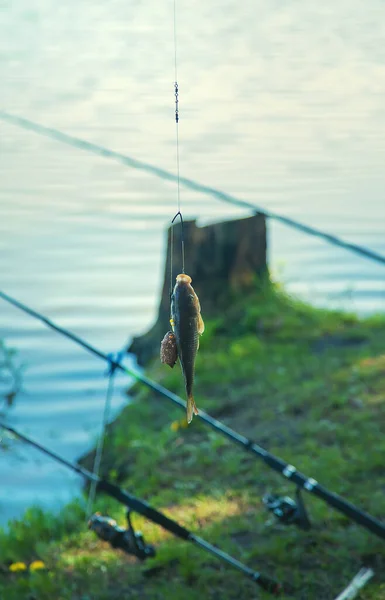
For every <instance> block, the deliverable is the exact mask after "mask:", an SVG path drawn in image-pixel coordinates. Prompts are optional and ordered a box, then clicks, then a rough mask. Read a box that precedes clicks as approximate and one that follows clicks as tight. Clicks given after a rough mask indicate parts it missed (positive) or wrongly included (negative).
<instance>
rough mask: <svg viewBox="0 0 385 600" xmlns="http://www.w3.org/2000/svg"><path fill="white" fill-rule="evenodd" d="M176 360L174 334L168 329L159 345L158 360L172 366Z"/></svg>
mask: <svg viewBox="0 0 385 600" xmlns="http://www.w3.org/2000/svg"><path fill="white" fill-rule="evenodd" d="M177 360H178V349H177V347H176V339H175V334H174V333H173V332H172V331H168V332H167V333H166V335H165V336H164V338H163V340H162V343H161V345H160V361H161V362H162V363H163V364H165V365H169V366H170V367H171V368H173V367H174V365H175V364H176V361H177Z"/></svg>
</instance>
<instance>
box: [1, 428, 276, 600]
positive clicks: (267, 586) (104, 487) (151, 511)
mask: <svg viewBox="0 0 385 600" xmlns="http://www.w3.org/2000/svg"><path fill="white" fill-rule="evenodd" d="M0 427H2V428H3V429H5V430H6V431H9V433H11V434H12V435H14V436H16V437H17V438H19V439H20V440H22V441H23V442H24V443H26V444H29V445H30V446H33V447H34V448H36V449H37V450H40V452H43V453H44V454H46V455H47V456H49V457H50V458H52V459H53V460H55V461H56V462H59V463H60V464H62V465H64V466H65V467H67V468H68V469H71V470H72V471H75V472H76V473H78V475H81V476H82V477H83V478H84V479H86V480H87V481H90V482H92V483H95V484H97V487H98V489H99V490H100V491H102V492H105V493H106V494H108V495H109V496H111V497H112V498H114V499H115V500H117V501H118V502H120V503H121V504H123V505H124V506H126V507H127V508H128V509H130V510H132V511H134V512H136V513H138V514H140V515H142V516H143V517H145V518H146V519H149V520H150V521H153V522H154V523H156V524H157V525H160V526H161V527H163V529H166V530H167V531H170V533H172V534H173V535H175V536H176V537H179V538H181V539H182V540H185V541H188V542H193V543H194V544H195V545H196V546H199V547H200V548H202V549H203V550H206V551H207V552H209V553H210V554H213V555H214V556H216V557H217V558H219V559H221V560H222V561H224V562H226V563H228V564H229V565H231V566H232V567H234V568H235V569H237V570H238V571H241V572H242V573H243V574H244V575H247V576H248V577H250V578H251V579H252V580H253V581H254V582H255V583H257V584H258V585H259V586H260V587H262V588H263V589H264V590H266V591H268V592H270V593H272V594H280V593H281V591H282V588H281V585H280V584H279V583H277V582H276V581H274V580H273V579H271V578H270V577H268V576H267V575H262V574H261V573H259V572H258V571H254V570H253V569H250V567H247V566H246V565H244V564H243V563H241V562H239V560H237V559H236V558H233V557H232V556H230V554H227V552H223V551H222V550H220V549H219V548H217V547H216V546H213V545H212V544H210V543H209V542H206V540H204V539H203V538H201V537H199V536H197V535H195V534H194V533H192V532H191V531H189V530H188V529H186V528H185V527H183V526H182V525H179V523H177V522H176V521H174V520H173V519H170V518H169V517H167V516H166V515H165V514H163V513H162V512H160V511H158V510H156V509H155V508H153V507H152V506H151V505H150V504H148V503H147V502H145V501H143V500H140V499H139V498H136V496H132V495H131V494H130V493H129V492H126V491H125V490H122V488H120V487H119V486H117V485H115V484H113V483H110V482H109V481H107V480H105V479H102V478H101V477H99V476H98V475H96V474H94V473H91V471H88V470H87V469H85V468H83V467H81V466H80V465H77V464H74V463H71V462H70V461H68V460H66V459H65V458H63V457H62V456H59V455H58V454H56V453H55V452H52V450H49V449H48V448H46V447H45V446H42V445H41V444H39V443H38V442H35V441H34V440H32V439H31V438H29V437H28V436H26V435H24V434H22V433H19V432H18V431H17V430H16V429H14V428H13V427H10V426H9V425H6V424H5V423H2V422H0Z"/></svg>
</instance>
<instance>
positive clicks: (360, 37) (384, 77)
mask: <svg viewBox="0 0 385 600" xmlns="http://www.w3.org/2000/svg"><path fill="white" fill-rule="evenodd" d="M172 7H173V2H172V0H167V1H165V2H159V1H158V0H156V1H155V0H149V1H148V2H146V3H143V2H134V1H131V2H130V1H127V0H114V1H110V2H104V1H103V2H102V1H100V0H95V1H94V2H92V3H91V2H87V3H78V2H75V1H74V0H69V1H68V2H66V3H64V4H63V3H61V2H58V1H54V0H41V1H40V2H39V3H34V2H32V3H31V2H29V1H27V0H20V1H19V2H12V0H0V30H1V35H0V108H1V109H3V110H8V111H10V112H12V113H14V114H18V115H20V116H25V117H27V118H30V119H33V120H36V121H38V122H41V123H43V124H45V125H47V126H52V127H56V128H59V129H62V130H64V131H66V132H67V133H70V134H73V135H77V136H80V137H83V138H86V139H89V140H91V141H93V142H96V143H101V144H103V145H106V146H109V147H111V148H113V149H115V150H117V151H120V152H124V153H126V154H128V155H130V156H133V157H134V158H137V159H140V160H145V161H147V162H151V163H153V164H155V165H158V166H160V167H162V168H165V169H167V170H171V171H173V170H174V167H175V144H174V125H173V109H174V107H173V100H174V98H173V81H174V74H173V32H172V22H173V18H172ZM384 17H385V7H384V4H383V2H382V0H368V1H367V2H365V3H363V2H361V1H359V0H350V1H349V2H347V1H344V0H340V1H339V2H336V1H335V0H333V1H329V0H327V1H326V2H323V3H322V6H320V3H319V2H316V1H314V0H310V1H307V2H298V1H292V0H289V1H288V2H286V3H284V5H283V4H282V2H277V1H274V0H273V1H270V2H269V3H266V2H262V1H255V0H253V1H251V0H249V1H246V2H243V3H239V2H238V1H236V0H227V1H225V2H223V1H222V2H217V1H214V2H210V3H208V2H206V0H196V2H194V3H193V5H192V4H191V3H188V2H184V1H183V0H180V1H179V0H178V39H179V76H178V80H179V87H180V115H181V122H180V137H181V139H180V157H181V158H180V160H181V173H182V175H184V176H186V177H190V178H192V179H196V180H198V181H200V182H202V183H205V184H207V185H211V186H214V187H217V188H220V189H223V190H225V191H227V192H229V193H232V194H235V195H238V196H240V197H242V198H244V199H246V200H249V201H251V202H255V203H257V204H260V205H262V206H266V207H267V208H269V209H271V210H274V211H280V212H283V213H285V214H287V215H290V216H293V217H297V218H299V219H300V220H302V221H303V222H306V223H311V224H314V225H317V226H318V227H322V228H326V229H328V230H330V231H332V232H333V233H336V234H338V235H341V236H343V237H345V238H346V239H349V240H351V241H354V242H356V243H362V244H366V245H368V246H370V247H371V248H373V249H375V250H377V251H378V252H382V253H383V254H385V236H384V229H385V202H384V192H383V190H384V188H385V171H384V168H383V165H384V160H385V136H384V131H385V105H384V95H385V46H384V44H383V40H384V39H385V18H384ZM175 203H176V192H175V186H174V185H171V184H167V183H165V182H163V181H161V180H158V179H156V178H154V177H151V176H149V175H146V174H144V173H142V172H139V171H135V170H130V169H128V168H125V167H123V166H121V165H118V164H114V163H113V162H110V161H107V160H103V159H101V158H97V157H95V156H93V155H90V154H87V153H85V152H81V151H77V150H74V149H72V148H68V147H65V146H63V145H60V144H58V143H57V142H54V141H51V140H48V139H45V138H42V137H38V136H37V135H35V134H33V133H28V132H25V131H22V130H20V129H17V128H15V127H13V126H11V125H6V124H4V123H1V122H0V279H1V287H2V288H3V289H4V291H6V292H8V293H10V294H12V295H14V296H16V297H17V298H18V299H20V300H22V301H25V302H26V303H28V304H30V305H31V306H32V307H35V308H36V309H38V310H40V311H42V312H43V313H46V314H47V315H48V316H49V317H51V318H52V319H54V320H55V321H56V322H58V323H59V324H61V325H63V326H65V327H68V328H70V329H71V330H73V331H75V332H76V333H78V334H79V335H81V336H84V337H85V338H86V339H87V340H89V341H90V342H91V343H94V344H95V345H97V346H98V347H99V348H101V349H102V350H104V351H106V352H111V351H117V350H119V349H120V348H121V347H122V346H123V345H124V344H126V343H127V342H128V341H129V339H130V338H131V336H132V335H134V334H138V333H139V332H142V331H144V330H146V329H147V328H148V327H149V326H150V324H151V323H152V321H153V319H154V317H155V314H156V309H157V300H158V294H159V289H160V286H161V278H162V273H163V261H164V228H165V226H166V224H167V223H168V222H169V220H170V218H172V216H173V215H174V213H175V210H176V208H175ZM182 208H183V211H184V216H185V218H188V217H196V218H198V219H199V220H200V222H201V223H205V222H207V221H212V220H218V219H221V218H230V217H232V216H238V215H242V214H244V213H242V212H241V211H239V210H235V209H232V208H231V207H228V206H226V205H223V204H221V203H219V202H217V201H214V200H212V199H210V198H208V197H205V196H202V195H199V194H194V193H191V192H189V191H184V190H182ZM269 236H270V237H269V242H270V246H269V252H270V257H269V258H270V263H271V265H272V266H273V268H274V269H275V271H277V272H278V273H279V276H280V277H281V279H284V280H285V281H286V282H287V284H288V286H289V289H290V290H292V291H293V292H294V293H298V294H301V295H302V296H303V297H305V298H311V299H312V301H314V302H316V303H318V304H321V305H326V306H338V307H343V308H346V309H348V310H355V311H358V312H360V313H369V312H373V311H383V310H384V306H385V283H384V274H385V271H384V269H383V267H381V266H380V265H376V264H375V263H370V262H369V261H367V260H364V259H360V258H359V257H357V256H355V255H351V254H348V253H346V252H344V251H342V250H338V249H335V248H333V247H331V246H328V245H327V244H325V243H324V242H321V241H318V240H315V239H312V238H309V237H307V236H304V235H301V234H298V233H296V232H293V231H291V230H289V229H287V228H285V227H283V226H278V225H274V224H272V226H271V227H270V230H269ZM202 305H203V306H204V298H202ZM0 336H1V337H2V338H4V339H5V340H6V341H7V343H8V344H9V345H12V346H14V347H16V348H17V349H18V352H19V357H20V359H21V360H22V361H23V362H24V363H25V364H26V365H27V368H26V372H25V377H24V390H23V393H22V394H21V395H20V397H19V398H18V401H17V403H16V406H15V408H14V409H12V411H11V412H10V415H9V418H10V421H11V422H12V423H14V424H15V425H17V426H18V427H20V429H22V430H23V431H26V432H28V433H29V434H30V435H32V436H33V437H35V438H39V439H40V440H41V441H42V442H43V443H47V444H48V445H49V446H50V447H51V448H53V449H55V450H56V451H58V452H60V453H62V454H63V455H64V456H66V457H68V458H71V459H76V457H78V456H79V454H80V453H82V452H83V451H84V450H86V449H87V448H89V447H90V445H91V443H92V442H93V440H94V439H95V434H96V431H97V428H98V425H99V423H100V419H101V414H102V408H103V402H104V394H105V388H106V378H105V374H104V372H105V366H104V364H103V363H100V362H99V361H98V360H97V359H96V358H93V357H92V356H89V355H87V354H86V353H85V352H84V351H82V350H81V349H79V348H77V347H76V346H75V345H73V344H72V343H71V342H69V341H66V340H65V339H62V338H61V337H59V336H58V335H56V334H55V333H53V332H51V331H48V330H46V329H45V328H44V327H43V325H41V324H39V323H38V322H35V321H33V320H32V319H31V318H29V317H27V316H24V315H23V314H21V313H19V312H17V311H16V310H15V309H12V308H10V307H8V306H6V305H5V304H4V303H3V304H1V306H0ZM127 361H128V363H132V361H131V360H130V358H128V359H127ZM126 383H127V381H126V380H125V379H124V378H119V379H118V382H117V391H116V394H115V397H114V410H115V411H116V410H117V409H118V408H119V407H121V406H122V405H124V404H125V403H126V401H127V400H126V397H125V395H124V388H125V386H126ZM0 481H1V486H0V521H1V522H3V523H4V522H6V521H7V520H8V519H9V518H10V517H14V516H17V515H20V514H21V513H22V511H23V510H24V509H25V507H27V506H28V505H29V504H31V503H32V502H36V503H39V504H41V505H44V506H50V507H53V506H58V505H59V504H61V503H63V502H65V501H66V500H68V499H69V498H70V497H71V496H73V495H74V494H76V493H77V492H78V490H79V480H78V479H77V478H76V477H72V475H70V474H68V473H67V471H65V470H64V469H61V468H59V467H58V466H57V465H56V464H54V463H52V462H50V461H48V460H46V459H45V458H44V457H42V456H41V455H38V454H37V453H34V452H31V451H30V450H27V449H25V448H22V447H20V448H19V452H18V456H17V457H15V458H11V457H9V456H7V455H4V454H3V455H0Z"/></svg>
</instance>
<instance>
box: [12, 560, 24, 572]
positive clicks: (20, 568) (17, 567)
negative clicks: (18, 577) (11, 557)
mask: <svg viewBox="0 0 385 600" xmlns="http://www.w3.org/2000/svg"><path fill="white" fill-rule="evenodd" d="M9 570H10V571H12V573H16V572H17V571H26V570H27V565H26V564H25V563H23V562H15V563H12V564H11V565H9Z"/></svg>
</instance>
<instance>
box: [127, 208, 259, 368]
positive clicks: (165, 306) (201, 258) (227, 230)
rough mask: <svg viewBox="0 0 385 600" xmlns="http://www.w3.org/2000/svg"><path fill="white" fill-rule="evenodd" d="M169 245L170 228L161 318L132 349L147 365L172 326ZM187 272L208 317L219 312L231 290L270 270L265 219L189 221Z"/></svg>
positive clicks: (177, 268)
mask: <svg viewBox="0 0 385 600" xmlns="http://www.w3.org/2000/svg"><path fill="white" fill-rule="evenodd" d="M181 233H182V227H181V224H180V223H177V224H176V225H174V231H173V236H174V243H173V281H172V285H173V286H174V285H175V278H176V276H177V275H178V273H181V272H182V253H181ZM170 246H171V227H170V229H169V230H168V244H167V256H166V265H165V272H164V282H163V290H162V296H161V300H160V305H159V312H158V318H157V320H156V322H155V324H154V325H153V327H152V328H151V329H150V330H149V331H148V332H147V333H145V334H144V335H141V336H139V337H135V338H134V339H133V341H132V343H131V345H130V347H129V348H128V352H132V353H133V354H135V355H136V357H137V360H138V363H139V364H140V365H145V364H146V363H148V361H149V360H151V359H152V358H153V357H154V356H156V355H157V354H159V345H160V342H161V340H162V338H163V336H164V334H165V333H166V331H168V330H169V329H170V321H169V320H170ZM184 246H185V271H186V273H187V274H188V275H190V277H191V278H192V285H193V287H194V289H195V291H196V293H197V294H198V297H199V299H200V302H201V306H202V316H203V320H204V319H205V318H207V317H210V316H215V314H218V308H220V306H221V304H222V303H223V297H224V296H226V294H225V292H226V291H228V290H240V289H241V290H245V291H247V289H250V288H251V287H252V286H253V285H255V276H256V275H257V276H258V277H259V278H263V277H264V276H265V275H266V274H267V261H266V220H265V217H264V215H261V214H257V215H254V216H252V217H248V218H245V219H237V220H234V221H224V222H221V223H215V224H213V225H207V226H205V227H197V225H196V221H185V222H184Z"/></svg>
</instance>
